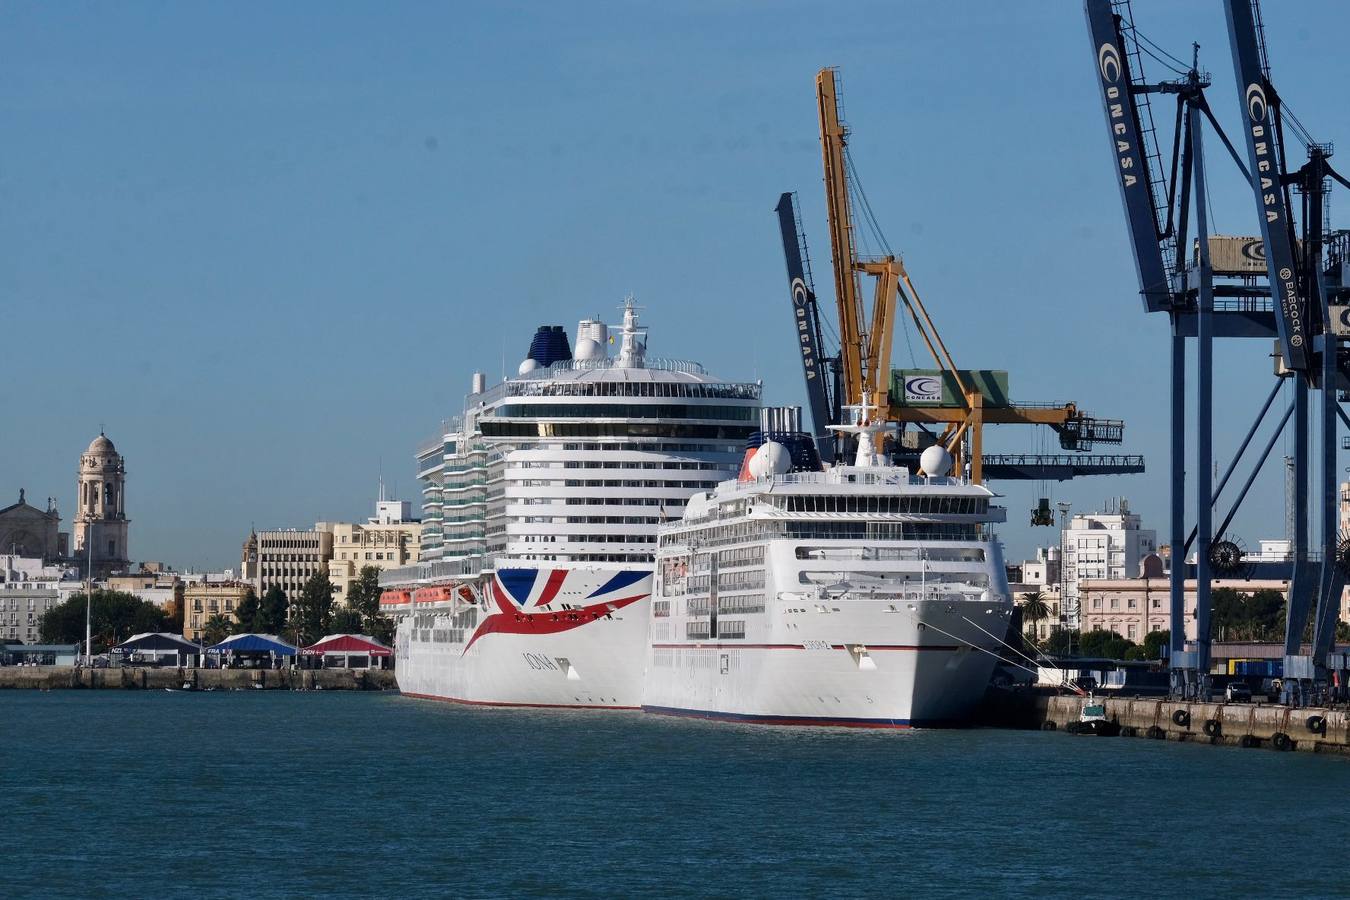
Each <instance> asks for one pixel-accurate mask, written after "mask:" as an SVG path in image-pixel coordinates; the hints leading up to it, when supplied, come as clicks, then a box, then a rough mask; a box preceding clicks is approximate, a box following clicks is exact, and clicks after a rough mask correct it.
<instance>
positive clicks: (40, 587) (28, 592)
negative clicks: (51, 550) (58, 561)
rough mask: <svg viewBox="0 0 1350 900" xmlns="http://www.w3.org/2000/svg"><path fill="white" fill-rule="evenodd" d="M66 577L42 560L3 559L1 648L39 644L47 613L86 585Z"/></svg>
mask: <svg viewBox="0 0 1350 900" xmlns="http://www.w3.org/2000/svg"><path fill="white" fill-rule="evenodd" d="M65 576H66V571H65V570H64V569H62V568H61V567H59V566H44V565H43V564H42V560H41V559H37V558H26V557H22V556H8V555H7V556H0V644H3V643H7V642H11V643H12V642H22V643H25V644H36V643H38V642H39V631H40V629H41V627H42V615H43V613H45V612H46V611H47V610H49V609H51V608H52V607H54V606H56V605H57V604H59V603H61V602H62V601H64V600H65V599H66V598H67V597H68V596H70V595H71V594H73V593H76V592H78V591H80V590H83V583H82V582H80V581H79V580H78V579H76V578H73V577H65Z"/></svg>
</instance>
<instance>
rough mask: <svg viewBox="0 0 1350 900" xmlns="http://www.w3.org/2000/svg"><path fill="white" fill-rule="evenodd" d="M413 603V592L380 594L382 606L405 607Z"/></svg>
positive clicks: (386, 592)
mask: <svg viewBox="0 0 1350 900" xmlns="http://www.w3.org/2000/svg"><path fill="white" fill-rule="evenodd" d="M411 602H412V592H411V591H385V592H384V593H382V594H380V605H381V606H404V605H406V604H408V603H411Z"/></svg>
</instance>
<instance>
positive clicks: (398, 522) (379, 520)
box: [328, 498, 422, 605]
mask: <svg viewBox="0 0 1350 900" xmlns="http://www.w3.org/2000/svg"><path fill="white" fill-rule="evenodd" d="M421 536H422V523H421V522H419V521H418V520H416V519H414V518H413V517H412V504H411V503H409V502H408V501H406V500H385V499H383V498H381V499H380V500H379V501H378V502H376V504H375V515H374V516H372V517H371V518H369V519H367V520H366V521H365V523H364V524H356V523H352V522H338V523H335V524H334V525H333V556H332V559H330V560H329V561H328V578H329V580H330V581H332V582H333V588H334V590H333V602H334V603H336V604H339V605H346V603H347V598H348V597H349V596H350V595H351V585H352V582H353V581H355V580H356V578H357V576H359V575H360V574H361V570H362V569H363V568H365V567H366V566H374V567H375V568H376V569H379V570H381V571H384V570H385V569H394V568H398V567H399V566H406V565H411V564H413V563H415V562H417V561H418V560H419V559H420V558H421Z"/></svg>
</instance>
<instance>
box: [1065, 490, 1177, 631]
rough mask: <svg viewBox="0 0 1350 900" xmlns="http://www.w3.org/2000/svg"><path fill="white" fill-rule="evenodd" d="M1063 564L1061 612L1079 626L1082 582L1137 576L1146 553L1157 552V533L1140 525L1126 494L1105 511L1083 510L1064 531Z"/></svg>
mask: <svg viewBox="0 0 1350 900" xmlns="http://www.w3.org/2000/svg"><path fill="white" fill-rule="evenodd" d="M1061 539H1062V540H1063V559H1064V566H1063V572H1062V575H1061V577H1062V579H1063V596H1064V600H1063V603H1062V605H1061V616H1062V618H1063V620H1064V621H1063V624H1064V625H1066V626H1067V627H1069V628H1078V627H1079V626H1080V614H1081V613H1082V609H1081V603H1080V591H1079V585H1080V584H1081V583H1082V582H1084V581H1088V580H1092V581H1105V580H1120V579H1126V578H1134V577H1136V576H1138V575H1139V567H1140V564H1141V563H1142V562H1143V560H1144V557H1146V556H1148V555H1149V554H1150V553H1155V552H1157V549H1158V536H1157V533H1156V532H1155V531H1154V530H1153V529H1152V528H1143V527H1141V523H1140V518H1139V516H1138V515H1137V514H1136V513H1132V512H1130V506H1129V503H1128V502H1127V501H1126V500H1125V498H1123V497H1122V498H1120V499H1118V500H1112V501H1110V502H1108V503H1107V505H1106V508H1105V509H1104V510H1103V511H1102V512H1095V513H1082V514H1080V515H1076V516H1074V517H1073V518H1072V519H1071V520H1070V521H1069V527H1068V528H1066V529H1064V531H1063V532H1061Z"/></svg>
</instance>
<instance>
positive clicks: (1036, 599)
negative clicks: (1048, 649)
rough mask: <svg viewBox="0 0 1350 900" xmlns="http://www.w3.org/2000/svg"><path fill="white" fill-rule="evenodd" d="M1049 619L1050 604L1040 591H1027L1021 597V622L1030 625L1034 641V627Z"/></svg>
mask: <svg viewBox="0 0 1350 900" xmlns="http://www.w3.org/2000/svg"><path fill="white" fill-rule="evenodd" d="M1048 618H1050V604H1049V603H1046V602H1045V595H1044V594H1042V593H1041V592H1040V591H1028V592H1027V593H1025V594H1023V595H1022V621H1023V622H1030V623H1031V634H1032V639H1033V640H1034V639H1035V634H1036V625H1037V623H1039V622H1043V621H1044V620H1046V619H1048Z"/></svg>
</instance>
